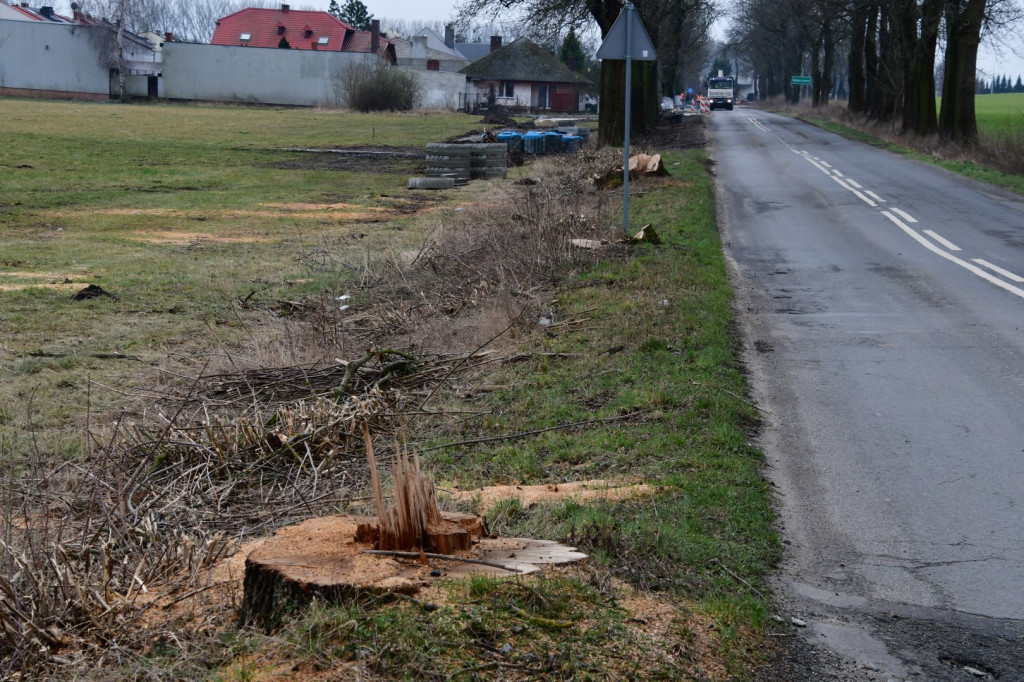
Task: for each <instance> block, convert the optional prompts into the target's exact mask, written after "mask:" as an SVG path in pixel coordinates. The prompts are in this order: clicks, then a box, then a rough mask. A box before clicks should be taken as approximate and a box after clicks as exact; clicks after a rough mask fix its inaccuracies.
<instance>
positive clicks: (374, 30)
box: [370, 19, 380, 54]
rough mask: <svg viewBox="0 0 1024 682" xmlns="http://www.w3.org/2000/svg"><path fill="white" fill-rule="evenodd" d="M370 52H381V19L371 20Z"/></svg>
mask: <svg viewBox="0 0 1024 682" xmlns="http://www.w3.org/2000/svg"><path fill="white" fill-rule="evenodd" d="M370 52H372V53H373V54H377V53H378V52H380V19H374V20H373V21H371V22H370Z"/></svg>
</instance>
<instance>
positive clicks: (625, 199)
mask: <svg viewBox="0 0 1024 682" xmlns="http://www.w3.org/2000/svg"><path fill="white" fill-rule="evenodd" d="M624 11H625V12H626V120H625V127H626V134H625V138H624V140H623V143H622V148H623V155H624V157H625V158H624V160H623V162H622V236H623V237H629V126H630V109H632V105H631V104H632V103H631V101H630V100H631V99H632V96H633V45H632V43H633V40H632V33H633V26H632V22H633V4H632V3H629V2H627V3H626V7H625V8H624Z"/></svg>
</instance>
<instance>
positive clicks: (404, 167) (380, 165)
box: [267, 145, 426, 175]
mask: <svg viewBox="0 0 1024 682" xmlns="http://www.w3.org/2000/svg"><path fill="white" fill-rule="evenodd" d="M287 151H288V152H292V153H298V155H297V156H294V157H292V158H289V159H283V160H281V161H273V162H271V163H269V164H267V165H268V167H270V168H282V169H285V170H341V171H356V172H361V171H365V170H366V169H367V167H368V165H369V167H372V168H373V171H374V172H375V173H392V174H395V175H422V173H423V169H424V166H425V163H426V161H425V159H426V156H425V152H424V150H423V148H421V147H390V146H384V145H381V146H359V147H346V148H343V149H342V148H339V149H290V150H287Z"/></svg>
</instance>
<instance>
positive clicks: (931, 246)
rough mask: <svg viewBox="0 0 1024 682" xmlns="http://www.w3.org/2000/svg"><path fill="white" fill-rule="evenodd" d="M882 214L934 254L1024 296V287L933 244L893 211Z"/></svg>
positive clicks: (1016, 294) (1014, 293) (1019, 295)
mask: <svg viewBox="0 0 1024 682" xmlns="http://www.w3.org/2000/svg"><path fill="white" fill-rule="evenodd" d="M882 215H884V216H885V217H886V218H888V219H889V220H890V221H892V222H893V223H894V224H895V225H896V226H897V227H899V228H900V229H901V230H903V231H904V232H906V233H907V234H908V235H909V236H910V237H911V238H912V239H913V240H914V241H916V242H917V243H919V244H920V245H921V246H923V247H925V248H926V249H928V250H929V251H931V252H932V253H934V254H936V255H938V256H942V257H943V258H945V259H946V260H948V261H950V262H951V263H956V264H957V265H959V266H960V267H962V268H964V269H965V270H967V271H968V272H973V273H974V274H975V275H977V276H978V277H981V278H982V279H983V280H985V281H986V282H991V283H992V284H995V285H996V286H997V287H999V288H1000V289H1005V290H1006V291H1009V292H1010V293H1011V294H1013V295H1014V296H1018V297H1019V298H1024V289H1021V288H1020V287H1015V286H1013V285H1012V284H1010V283H1008V282H1004V281H1003V280H1001V279H999V278H998V277H993V276H992V275H990V274H989V273H987V272H985V271H984V270H982V269H981V268H979V267H977V266H976V265H972V264H971V263H968V262H967V261H965V260H963V259H962V258H957V257H956V256H954V255H953V254H951V253H949V252H947V251H943V250H942V249H940V248H939V247H937V246H935V244H932V243H931V242H930V241H928V240H927V239H925V238H924V237H922V236H921V235H920V234H919V233H918V231H917V230H915V229H914V228H912V227H910V226H909V225H907V224H906V223H904V222H903V221H901V220H900V219H899V218H897V217H896V215H895V214H893V213H891V212H889V211H882Z"/></svg>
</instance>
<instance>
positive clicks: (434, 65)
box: [427, 59, 441, 71]
mask: <svg viewBox="0 0 1024 682" xmlns="http://www.w3.org/2000/svg"><path fill="white" fill-rule="evenodd" d="M440 70H441V62H440V61H439V60H437V59H428V60H427V71H440Z"/></svg>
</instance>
